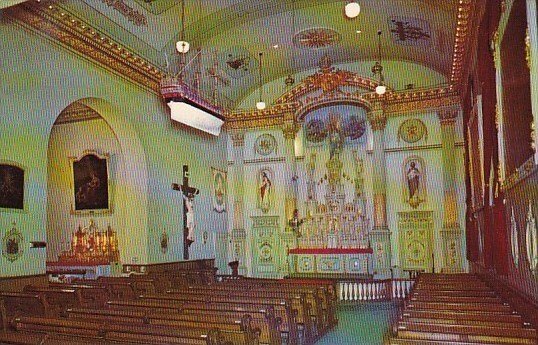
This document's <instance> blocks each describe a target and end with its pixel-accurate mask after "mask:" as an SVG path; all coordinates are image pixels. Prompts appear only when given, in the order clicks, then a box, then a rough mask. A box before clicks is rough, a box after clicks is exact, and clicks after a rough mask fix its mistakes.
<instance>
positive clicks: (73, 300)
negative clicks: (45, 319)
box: [24, 285, 83, 315]
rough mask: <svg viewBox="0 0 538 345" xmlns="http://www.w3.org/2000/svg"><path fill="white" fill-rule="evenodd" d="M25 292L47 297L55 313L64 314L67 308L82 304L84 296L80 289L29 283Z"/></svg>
mask: <svg viewBox="0 0 538 345" xmlns="http://www.w3.org/2000/svg"><path fill="white" fill-rule="evenodd" d="M24 292H26V293H30V294H39V295H41V296H43V298H45V300H46V301H47V304H48V306H49V308H50V311H51V313H53V314H54V315H62V314H63V312H64V311H65V310H66V309H67V308H73V307H77V306H81V305H82V303H83V301H82V296H81V293H80V290H78V289H58V288H49V287H41V286H32V285H27V286H25V287H24Z"/></svg>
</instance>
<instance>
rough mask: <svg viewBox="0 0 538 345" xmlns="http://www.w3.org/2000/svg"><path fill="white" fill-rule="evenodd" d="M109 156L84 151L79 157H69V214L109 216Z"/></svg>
mask: <svg viewBox="0 0 538 345" xmlns="http://www.w3.org/2000/svg"><path fill="white" fill-rule="evenodd" d="M109 161H110V155H109V154H108V153H105V154H100V153H98V152H97V151H94V150H85V151H84V152H83V153H82V155H81V156H80V157H69V162H70V164H69V165H70V167H71V214H76V215H94V214H110V213H112V211H113V207H112V188H111V182H110V181H111V179H110V167H109Z"/></svg>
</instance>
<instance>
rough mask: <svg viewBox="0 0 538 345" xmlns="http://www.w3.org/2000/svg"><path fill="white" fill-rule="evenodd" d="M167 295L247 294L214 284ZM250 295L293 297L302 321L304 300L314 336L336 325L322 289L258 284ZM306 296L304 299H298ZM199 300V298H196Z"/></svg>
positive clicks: (229, 286)
mask: <svg viewBox="0 0 538 345" xmlns="http://www.w3.org/2000/svg"><path fill="white" fill-rule="evenodd" d="M167 293H169V294H173V295H174V296H185V298H188V297H187V296H193V294H194V295H196V296H200V295H202V294H207V293H210V294H220V295H226V296H243V295H245V292H244V290H243V289H239V290H238V288H237V287H236V286H234V285H233V284H213V285H208V286H188V287H184V288H180V289H171V290H168V291H167ZM248 295H249V296H255V297H270V298H287V297H291V298H292V299H293V300H294V308H296V309H298V310H299V316H298V318H299V319H301V318H302V315H301V312H300V306H299V304H304V302H298V301H297V300H301V299H304V300H305V301H306V303H308V304H309V305H310V311H311V314H310V315H311V317H312V318H313V320H312V324H313V327H314V330H313V332H312V333H313V334H323V333H325V332H326V330H328V329H329V328H330V327H332V326H333V325H334V324H335V321H334V320H335V319H336V317H335V316H332V317H331V316H330V315H329V314H333V315H334V313H335V312H336V311H335V310H334V305H333V304H332V301H331V300H330V299H329V298H328V297H327V296H326V295H325V293H324V291H323V289H320V288H305V287H284V288H278V289H277V288H276V287H274V286H270V287H260V286H258V285H257V284H256V285H254V286H249V287H248ZM301 295H304V297H298V296H301ZM195 298H199V297H195Z"/></svg>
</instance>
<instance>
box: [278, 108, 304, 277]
mask: <svg viewBox="0 0 538 345" xmlns="http://www.w3.org/2000/svg"><path fill="white" fill-rule="evenodd" d="M287 118H289V119H287V120H286V121H285V122H284V124H283V126H282V133H283V135H284V141H285V153H284V154H285V169H286V170H285V171H286V175H285V179H286V186H285V195H284V199H285V209H284V213H285V219H284V229H285V231H284V232H283V233H282V234H281V235H280V241H281V242H280V250H281V255H279V256H280V258H281V260H280V271H281V272H282V274H283V275H286V274H287V272H288V268H289V267H288V266H289V261H288V260H289V259H288V253H287V250H288V249H290V248H295V247H297V238H296V234H295V233H294V232H292V231H291V229H290V228H289V226H288V221H289V220H290V219H291V218H292V217H293V210H295V209H296V208H297V160H296V158H295V137H296V135H297V131H298V129H299V126H298V125H297V124H296V123H295V121H294V120H293V114H289V116H287Z"/></svg>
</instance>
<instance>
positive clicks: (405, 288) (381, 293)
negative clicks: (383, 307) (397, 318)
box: [338, 279, 415, 302]
mask: <svg viewBox="0 0 538 345" xmlns="http://www.w3.org/2000/svg"><path fill="white" fill-rule="evenodd" d="M414 282H415V281H414V280H411V279H385V280H350V281H340V282H338V300H339V301H341V302H346V301H347V302H359V301H388V300H394V299H397V300H402V299H405V298H406V297H407V296H408V295H409V292H410V291H411V288H412V287H413V285H414Z"/></svg>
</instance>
